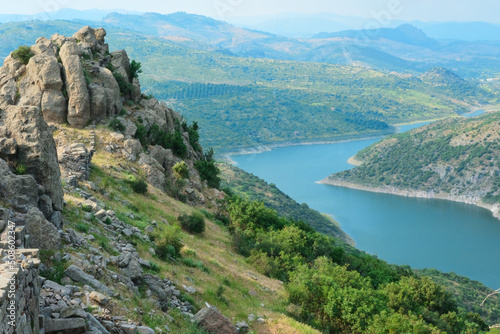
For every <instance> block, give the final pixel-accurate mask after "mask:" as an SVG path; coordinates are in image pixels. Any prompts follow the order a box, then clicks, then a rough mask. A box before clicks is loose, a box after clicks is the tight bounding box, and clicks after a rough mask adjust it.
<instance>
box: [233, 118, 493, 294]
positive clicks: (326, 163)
mask: <svg viewBox="0 0 500 334" xmlns="http://www.w3.org/2000/svg"><path fill="white" fill-rule="evenodd" d="M417 126H418V125H415V124H412V125H408V126H404V127H402V128H401V130H400V131H405V130H408V129H410V128H414V127H417ZM377 140H378V139H370V140H361V141H351V142H344V143H335V144H322V145H304V146H290V147H283V148H279V149H275V150H272V151H268V152H264V153H259V154H248V155H234V156H232V157H231V158H232V159H233V160H234V161H235V162H236V163H237V164H238V166H239V167H240V168H243V169H244V170H246V171H247V172H250V173H252V174H255V175H257V176H259V177H261V178H263V179H264V180H266V181H267V182H269V183H274V184H276V185H277V187H278V188H280V189H281V190H282V191H283V192H285V193H286V194H288V195H290V196H291V197H292V198H293V199H295V200H296V201H297V202H299V203H304V202H305V203H307V204H308V205H309V206H310V207H311V208H313V209H316V210H318V211H320V212H324V213H328V214H331V215H332V216H333V217H334V218H335V219H336V220H337V221H338V222H339V223H340V224H341V226H342V229H343V230H344V231H345V232H346V233H348V234H349V235H350V236H351V237H352V238H353V239H354V240H355V241H356V244H357V247H358V248H359V249H362V250H364V251H367V252H368V253H371V254H374V255H377V256H379V257H380V258H382V259H384V260H386V261H388V262H390V263H395V264H408V265H410V266H412V267H413V268H436V269H439V270H442V271H445V272H449V271H453V272H456V273H457V274H460V275H465V276H468V277H470V278H472V279H475V280H479V281H481V282H483V283H484V284H485V285H487V286H489V287H491V288H495V289H497V288H498V287H500V266H497V265H496V264H497V263H498V257H499V256H500V242H499V240H500V221H498V220H497V219H495V218H494V217H493V215H492V214H491V212H490V211H488V210H486V209H482V208H479V207H476V206H473V205H468V204H462V203H455V202H451V201H445V200H431V199H416V198H406V197H401V196H396V195H389V194H378V193H371V192H366V191H361V190H355V189H348V188H342V187H334V186H329V185H322V184H317V183H315V181H319V180H321V179H323V178H325V177H327V176H328V175H330V174H331V173H334V172H339V171H343V170H346V169H349V168H352V167H353V166H351V165H349V164H348V163H347V159H348V158H349V157H351V156H353V155H355V154H356V153H357V152H358V151H359V150H361V149H363V148H364V147H366V146H368V145H370V144H372V143H374V142H376V141H377Z"/></svg>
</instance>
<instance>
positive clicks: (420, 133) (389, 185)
mask: <svg viewBox="0 0 500 334" xmlns="http://www.w3.org/2000/svg"><path fill="white" fill-rule="evenodd" d="M499 120H500V113H499V112H493V113H489V114H486V115H483V116H479V117H475V118H471V119H452V120H446V121H441V122H436V123H433V124H430V125H428V126H425V127H422V128H419V129H415V130H413V131H409V132H407V133H403V134H398V135H394V136H390V137H388V138H386V139H384V140H382V141H380V142H378V143H375V144H374V145H372V146H370V147H368V148H366V149H364V150H362V151H360V152H359V153H358V154H357V155H356V156H355V157H354V158H355V159H356V160H358V161H361V162H362V165H361V166H358V167H356V168H354V169H352V170H349V171H345V172H341V173H337V174H333V175H331V176H330V177H328V178H326V179H324V180H323V181H321V182H322V183H326V184H332V185H340V186H346V187H353V188H359V189H364V190H370V191H377V192H385V193H393V194H398V195H403V196H413V197H424V198H442V199H448V200H453V201H459V202H465V203H471V204H476V205H480V206H483V207H486V208H489V209H490V210H491V211H492V212H493V213H494V214H495V216H500V215H499V209H500V204H499V198H500V187H499V186H500V178H499V176H500V168H499V163H500V160H499V158H498V157H499V151H500V138H499V135H498V133H499V130H500V128H499V125H500V122H499Z"/></svg>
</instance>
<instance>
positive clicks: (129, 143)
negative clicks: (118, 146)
mask: <svg viewBox="0 0 500 334" xmlns="http://www.w3.org/2000/svg"><path fill="white" fill-rule="evenodd" d="M0 147H1V143H0ZM123 147H124V149H125V153H126V154H125V157H126V158H127V160H129V161H135V160H137V158H138V157H139V154H141V152H142V145H141V142H140V141H138V140H137V139H127V140H125V143H124V145H123Z"/></svg>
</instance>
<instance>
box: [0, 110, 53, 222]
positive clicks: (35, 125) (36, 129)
mask: <svg viewBox="0 0 500 334" xmlns="http://www.w3.org/2000/svg"><path fill="white" fill-rule="evenodd" d="M0 138H5V139H10V140H15V142H16V144H17V148H16V149H15V151H16V152H15V154H7V155H4V156H1V155H0V158H3V159H5V160H7V161H9V162H12V163H17V164H18V165H20V164H22V165H24V166H25V168H26V172H27V173H29V174H31V175H33V177H34V178H35V180H36V181H37V182H38V183H39V184H40V185H41V186H42V187H43V188H44V189H45V192H46V193H47V195H49V196H50V198H51V200H52V205H53V208H54V210H55V211H61V210H62V207H63V190H62V186H61V181H60V178H61V172H60V170H59V164H58V162H57V150H56V146H55V142H54V139H53V137H52V133H51V131H50V130H49V128H48V126H47V123H45V121H44V119H43V116H42V114H41V112H40V109H38V108H36V107H28V106H9V107H7V108H6V109H5V110H3V112H2V113H1V114H0ZM13 151H14V149H13V148H12V149H11V152H13ZM47 218H50V217H47Z"/></svg>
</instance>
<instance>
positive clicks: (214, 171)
mask: <svg viewBox="0 0 500 334" xmlns="http://www.w3.org/2000/svg"><path fill="white" fill-rule="evenodd" d="M213 155H214V150H213V149H210V150H208V152H207V153H206V154H205V160H199V161H196V163H195V165H194V166H195V168H196V170H197V171H198V173H200V177H201V179H202V180H204V181H207V184H208V186H209V187H210V188H216V189H220V182H221V179H220V177H219V174H220V170H219V168H218V167H217V165H216V164H215V161H214V159H213Z"/></svg>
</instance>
